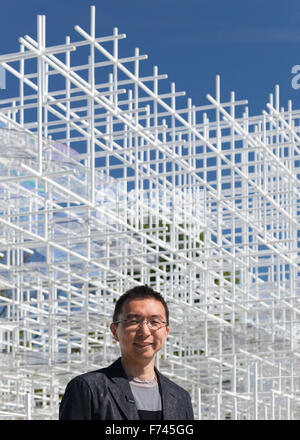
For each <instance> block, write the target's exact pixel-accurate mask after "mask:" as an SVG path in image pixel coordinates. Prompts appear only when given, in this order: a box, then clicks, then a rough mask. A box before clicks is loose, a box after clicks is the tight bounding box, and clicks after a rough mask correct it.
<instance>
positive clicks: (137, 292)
mask: <svg viewBox="0 0 300 440" xmlns="http://www.w3.org/2000/svg"><path fill="white" fill-rule="evenodd" d="M140 298H141V299H143V298H145V299H146V298H153V299H155V300H156V301H160V302H161V303H162V305H163V306H164V309H165V312H166V318H167V325H169V309H168V306H167V303H166V301H165V300H164V298H163V296H162V295H161V294H160V293H159V292H156V291H155V290H153V289H152V287H149V286H147V284H145V285H144V286H135V287H133V288H132V289H129V290H127V291H126V292H125V293H123V295H121V296H120V297H119V298H118V300H117V302H116V305H115V310H114V314H113V322H115V321H118V318H119V315H120V314H121V313H122V308H123V305H124V303H125V301H127V300H132V299H140Z"/></svg>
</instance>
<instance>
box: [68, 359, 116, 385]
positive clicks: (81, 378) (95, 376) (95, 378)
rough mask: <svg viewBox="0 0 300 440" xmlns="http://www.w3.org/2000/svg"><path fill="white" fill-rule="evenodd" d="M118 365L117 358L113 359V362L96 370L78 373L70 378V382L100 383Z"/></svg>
mask: <svg viewBox="0 0 300 440" xmlns="http://www.w3.org/2000/svg"><path fill="white" fill-rule="evenodd" d="M118 367H119V359H118V360H117V361H115V362H114V363H113V364H111V365H109V366H107V367H104V368H99V369H98V370H93V371H88V372H86V373H82V374H79V375H78V376H75V377H74V378H73V379H72V380H70V384H71V383H72V384H74V383H85V384H88V385H92V384H94V383H98V384H99V383H100V382H103V381H106V379H107V378H108V377H109V376H111V375H112V373H113V372H114V371H115V370H117V369H118Z"/></svg>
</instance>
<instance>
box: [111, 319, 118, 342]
mask: <svg viewBox="0 0 300 440" xmlns="http://www.w3.org/2000/svg"><path fill="white" fill-rule="evenodd" d="M110 331H111V332H112V334H113V337H114V338H115V340H116V341H118V340H119V339H118V336H117V327H116V325H115V324H114V323H113V322H112V323H111V324H110Z"/></svg>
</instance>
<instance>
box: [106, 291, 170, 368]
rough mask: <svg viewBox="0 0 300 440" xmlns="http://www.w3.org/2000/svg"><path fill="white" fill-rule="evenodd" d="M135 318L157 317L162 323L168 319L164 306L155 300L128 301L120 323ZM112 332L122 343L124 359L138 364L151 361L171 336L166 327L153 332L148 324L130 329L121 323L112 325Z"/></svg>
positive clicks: (123, 309) (138, 299)
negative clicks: (142, 361)
mask: <svg viewBox="0 0 300 440" xmlns="http://www.w3.org/2000/svg"><path fill="white" fill-rule="evenodd" d="M133 317H134V318H136V317H137V318H138V319H141V320H145V319H147V318H151V317H156V318H158V319H160V320H161V321H166V319H167V318H166V312H165V308H164V306H163V304H162V303H161V302H160V301H157V300H156V299H154V298H146V299H144V298H137V299H133V300H127V301H126V302H125V303H124V304H123V308H122V313H121V314H120V315H119V317H118V321H119V320H122V319H128V318H133ZM111 331H112V333H113V335H114V337H115V339H116V340H117V341H119V343H120V348H121V353H122V357H124V358H126V359H127V360H128V361H134V362H138V363H139V361H141V360H147V359H148V360H149V361H151V360H152V359H153V358H154V357H155V355H156V353H157V352H158V351H159V350H160V349H161V348H162V346H163V344H164V342H165V340H166V337H167V336H168V334H169V328H168V327H166V325H163V326H162V327H161V328H159V329H158V330H155V331H153V330H150V329H149V328H148V325H147V324H146V322H144V323H143V324H141V325H140V326H138V328H136V329H132V328H131V327H130V326H129V327H128V326H127V325H126V323H125V322H120V323H118V324H117V325H116V324H111Z"/></svg>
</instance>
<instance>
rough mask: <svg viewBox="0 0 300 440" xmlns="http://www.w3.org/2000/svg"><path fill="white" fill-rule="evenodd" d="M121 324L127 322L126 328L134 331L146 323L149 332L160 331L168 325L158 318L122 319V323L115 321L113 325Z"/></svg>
mask: <svg viewBox="0 0 300 440" xmlns="http://www.w3.org/2000/svg"><path fill="white" fill-rule="evenodd" d="M119 322H125V325H126V327H127V328H130V329H132V330H137V329H138V328H139V327H142V325H143V324H144V322H146V324H147V326H148V329H149V330H158V329H160V328H162V327H164V326H165V325H167V324H168V323H167V322H166V321H162V320H161V319H158V318H149V319H143V318H140V319H138V318H132V319H121V320H120V321H114V322H113V324H118V323H119Z"/></svg>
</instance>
